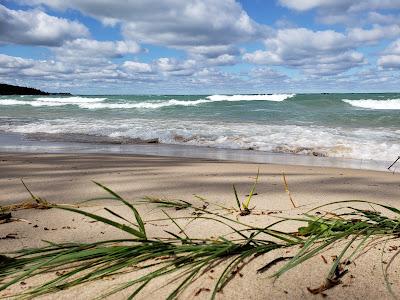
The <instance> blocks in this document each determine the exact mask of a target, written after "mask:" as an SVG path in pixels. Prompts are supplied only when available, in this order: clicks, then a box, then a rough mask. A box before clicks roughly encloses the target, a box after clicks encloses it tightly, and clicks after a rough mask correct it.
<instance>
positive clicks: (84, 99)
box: [36, 96, 107, 104]
mask: <svg viewBox="0 0 400 300" xmlns="http://www.w3.org/2000/svg"><path fill="white" fill-rule="evenodd" d="M106 99H107V98H92V97H90V98H89V97H78V96H75V97H39V98H36V100H38V101H40V102H53V103H66V104H73V103H96V102H102V101H104V100H106Z"/></svg>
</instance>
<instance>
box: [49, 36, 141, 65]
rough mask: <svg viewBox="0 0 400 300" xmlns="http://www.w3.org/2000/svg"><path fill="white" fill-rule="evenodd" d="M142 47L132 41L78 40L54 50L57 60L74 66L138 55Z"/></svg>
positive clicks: (68, 42)
mask: <svg viewBox="0 0 400 300" xmlns="http://www.w3.org/2000/svg"><path fill="white" fill-rule="evenodd" d="M140 51H141V48H140V46H139V45H138V44H137V43H135V42H130V41H97V40H90V39H76V40H73V41H67V42H65V43H64V44H63V45H62V46H60V47H57V48H53V52H54V54H55V55H56V57H57V59H58V60H60V61H64V62H69V63H74V64H85V65H86V64H90V65H91V64H95V63H99V64H100V63H105V62H107V59H110V58H121V57H123V56H125V55H127V54H137V53H139V52H140Z"/></svg>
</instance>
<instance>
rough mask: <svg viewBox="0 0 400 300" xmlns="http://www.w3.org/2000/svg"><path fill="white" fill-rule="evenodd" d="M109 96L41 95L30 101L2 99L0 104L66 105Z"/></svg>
mask: <svg viewBox="0 0 400 300" xmlns="http://www.w3.org/2000/svg"><path fill="white" fill-rule="evenodd" d="M106 99H107V98H87V97H39V98H36V99H33V100H30V101H27V100H16V99H0V105H5V106H7V105H10V106H11V105H30V106H34V107H41V106H64V105H78V106H79V105H81V104H90V103H99V102H102V101H104V100H106Z"/></svg>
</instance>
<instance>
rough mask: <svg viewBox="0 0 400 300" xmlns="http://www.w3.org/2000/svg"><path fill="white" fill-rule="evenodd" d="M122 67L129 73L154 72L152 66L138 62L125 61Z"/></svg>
mask: <svg viewBox="0 0 400 300" xmlns="http://www.w3.org/2000/svg"><path fill="white" fill-rule="evenodd" d="M122 66H123V67H124V68H125V69H126V70H127V71H128V72H134V73H151V72H152V71H153V69H152V66H151V65H150V64H146V63H142V62H137V61H125V62H124V63H123V64H122Z"/></svg>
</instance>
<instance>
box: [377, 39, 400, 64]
mask: <svg viewBox="0 0 400 300" xmlns="http://www.w3.org/2000/svg"><path fill="white" fill-rule="evenodd" d="M378 65H379V66H380V67H382V68H385V69H400V39H398V40H396V41H394V42H393V43H391V44H390V45H389V46H388V47H387V48H386V49H385V50H384V52H383V55H382V56H381V57H380V58H379V59H378Z"/></svg>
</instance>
